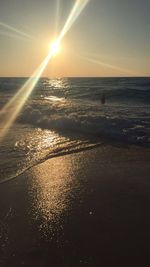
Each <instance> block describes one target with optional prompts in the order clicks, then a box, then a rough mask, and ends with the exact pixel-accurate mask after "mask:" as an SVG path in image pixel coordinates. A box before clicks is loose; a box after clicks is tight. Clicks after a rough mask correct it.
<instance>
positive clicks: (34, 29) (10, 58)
mask: <svg viewBox="0 0 150 267" xmlns="http://www.w3.org/2000/svg"><path fill="white" fill-rule="evenodd" d="M81 1H82V0H81ZM74 3H75V0H0V76H30V75H31V74H32V73H33V72H34V70H35V69H36V68H37V67H38V66H39V64H40V63H41V62H42V60H43V59H44V58H45V56H46V55H47V53H48V51H49V44H50V42H51V41H52V40H53V39H54V34H55V30H56V28H57V29H58V33H59V32H60V31H61V29H62V27H63V25H64V23H65V21H66V19H67V17H68V15H69V13H70V11H71V9H72V7H73V5H74ZM4 24H7V26H5V25H4ZM8 25H9V26H11V27H14V28H16V29H17V31H16V32H15V31H14V30H12V28H8ZM19 31H20V32H23V33H22V34H21V33H20V32H19ZM43 75H44V76H49V77H50V76H59V77H60V76H66V77H68V76H150V0H90V1H89V3H88V5H87V6H86V7H85V9H84V10H83V12H82V13H81V14H80V16H79V17H78V19H77V20H76V22H75V23H74V24H73V26H72V28H71V29H70V31H69V32H68V33H67V34H66V36H65V38H64V39H63V41H62V44H61V52H60V53H59V54H58V55H57V56H56V57H55V58H54V59H53V60H52V61H50V62H49V64H48V66H47V68H46V70H45V72H44V74H43Z"/></svg>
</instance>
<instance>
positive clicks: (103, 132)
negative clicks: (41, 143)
mask: <svg viewBox="0 0 150 267" xmlns="http://www.w3.org/2000/svg"><path fill="white" fill-rule="evenodd" d="M80 104H81V103H80V102H68V101H66V102H62V103H61V104H60V102H59V103H58V102H57V103H56V102H55V103H52V102H51V103H48V104H46V102H45V103H44V104H37V103H36V104H32V105H31V106H28V107H27V108H26V109H25V110H24V112H23V114H22V116H21V117H20V119H19V121H20V122H21V123H29V124H32V125H34V126H37V127H39V128H43V129H50V130H54V131H56V132H58V133H62V134H64V135H69V136H71V135H74V134H76V135H77V136H78V135H82V136H85V138H87V137H88V138H89V137H91V139H92V138H102V137H103V138H108V139H111V140H118V141H123V142H128V143H134V144H143V145H144V144H148V145H149V144H150V117H149V113H148V112H147V111H146V109H145V110H144V109H143V108H142V111H141V110H140V108H138V111H136V114H135V110H136V108H135V109H134V108H132V109H120V110H119V109H118V108H117V109H116V108H115V109H114V110H113V107H110V106H105V108H103V107H100V106H95V105H91V104H89V105H86V106H83V105H80ZM133 114H134V115H133Z"/></svg>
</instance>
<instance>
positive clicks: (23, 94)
mask: <svg viewBox="0 0 150 267" xmlns="http://www.w3.org/2000/svg"><path fill="white" fill-rule="evenodd" d="M88 2H89V0H76V2H75V4H74V6H73V9H72V11H71V13H70V15H69V17H68V19H67V21H66V23H65V25H64V27H63V29H62V31H61V33H60V35H59V36H58V38H57V39H56V41H55V45H57V46H59V45H60V42H61V41H62V39H63V37H64V36H65V35H66V33H67V32H68V31H69V30H70V28H71V26H72V25H73V23H74V22H75V21H76V19H77V18H78V16H79V15H80V13H81V12H82V10H83V9H84V8H85V6H86V5H87V3H88ZM0 25H4V24H2V23H1V24H0ZM7 26H8V25H7ZM8 27H9V26H8ZM10 28H12V27H10ZM16 31H18V30H16ZM19 32H20V31H19ZM25 35H26V34H25ZM54 55H55V51H54V49H51V48H50V51H49V53H48V55H47V57H46V58H45V59H44V61H43V62H42V63H41V65H40V66H39V67H38V69H37V70H36V71H35V72H34V73H33V75H32V76H31V77H30V78H29V79H28V80H27V82H26V83H25V84H24V85H23V86H22V88H21V89H20V90H19V91H18V92H17V93H16V95H15V96H14V97H13V98H12V99H11V100H10V101H9V103H7V104H6V105H5V106H4V108H3V109H2V110H1V112H0V121H1V122H0V128H1V132H0V138H1V140H2V139H3V138H4V137H5V135H6V134H7V132H8V131H9V129H10V127H11V126H12V124H13V123H14V121H15V120H16V118H17V116H18V114H19V112H20V111H21V109H22V107H23V106H24V104H25V102H26V100H27V99H28V97H29V96H30V94H31V92H32V91H33V89H34V87H35V85H36V84H37V82H38V80H39V78H40V77H41V75H42V73H43V72H44V70H45V68H46V66H47V64H48V63H49V61H50V60H51V59H52V58H53V56H54Z"/></svg>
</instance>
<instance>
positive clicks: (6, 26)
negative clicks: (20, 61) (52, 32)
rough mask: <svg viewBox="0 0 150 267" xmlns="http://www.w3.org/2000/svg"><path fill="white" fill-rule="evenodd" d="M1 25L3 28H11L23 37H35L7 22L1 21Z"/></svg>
mask: <svg viewBox="0 0 150 267" xmlns="http://www.w3.org/2000/svg"><path fill="white" fill-rule="evenodd" d="M0 27H1V28H4V29H7V30H10V31H11V32H14V33H17V34H18V35H19V36H22V37H26V38H28V39H33V37H32V36H30V35H29V34H27V33H25V32H23V31H21V30H19V29H16V28H15V27H12V26H10V25H8V24H6V23H3V22H1V21H0Z"/></svg>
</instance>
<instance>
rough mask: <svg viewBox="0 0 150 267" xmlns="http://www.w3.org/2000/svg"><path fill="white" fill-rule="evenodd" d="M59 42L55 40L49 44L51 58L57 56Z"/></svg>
mask: <svg viewBox="0 0 150 267" xmlns="http://www.w3.org/2000/svg"><path fill="white" fill-rule="evenodd" d="M60 48H61V47H60V42H59V41H57V40H55V41H53V42H52V43H51V44H50V51H51V53H52V54H53V56H55V55H57V54H58V53H59V52H60Z"/></svg>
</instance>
